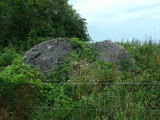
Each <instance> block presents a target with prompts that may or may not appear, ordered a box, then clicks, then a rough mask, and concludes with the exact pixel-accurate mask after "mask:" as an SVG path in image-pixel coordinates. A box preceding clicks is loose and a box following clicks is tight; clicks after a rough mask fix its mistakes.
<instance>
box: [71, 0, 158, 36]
mask: <svg viewBox="0 0 160 120" xmlns="http://www.w3.org/2000/svg"><path fill="white" fill-rule="evenodd" d="M72 1H74V2H73V7H74V8H75V9H76V10H77V11H78V12H79V13H80V14H81V16H82V17H84V18H86V19H87V23H88V30H89V32H90V35H91V37H92V36H94V38H95V39H97V38H98V36H104V37H106V36H112V37H111V38H114V36H115V38H116V34H113V33H111V32H108V34H107V32H106V35H105V33H104V30H108V31H116V32H115V33H117V34H121V35H122V36H125V34H130V35H137V36H138V35H140V33H141V34H142V32H141V31H142V30H141V31H140V29H142V28H145V29H147V27H148V31H147V30H144V34H146V33H149V32H150V31H149V29H154V27H159V28H160V25H157V24H158V20H159V19H160V15H159V13H160V7H159V5H160V0H70V4H72ZM149 26H150V27H151V28H149ZM127 27H130V28H127ZM137 28H139V31H138V29H137ZM157 29H158V28H157ZM127 30H128V33H125V32H127ZM134 30H135V32H134V34H133V33H132V34H131V33H129V32H133V31H134ZM152 31H153V30H152ZM96 35H98V36H97V37H96ZM131 37H133V36H131ZM94 38H93V39H94Z"/></svg>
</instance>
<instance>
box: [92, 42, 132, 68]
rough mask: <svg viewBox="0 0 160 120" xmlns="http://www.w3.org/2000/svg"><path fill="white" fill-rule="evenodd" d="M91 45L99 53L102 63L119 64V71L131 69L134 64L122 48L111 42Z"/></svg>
mask: <svg viewBox="0 0 160 120" xmlns="http://www.w3.org/2000/svg"><path fill="white" fill-rule="evenodd" d="M92 45H93V46H94V47H95V48H96V49H97V50H98V52H99V53H100V59H101V60H102V61H105V62H112V63H114V64H119V67H120V68H118V69H120V70H130V69H133V67H134V65H135V62H134V60H133V58H131V56H130V55H129V53H128V51H127V50H126V49H124V47H122V46H120V45H118V44H116V43H114V42H112V41H111V40H105V41H101V42H97V43H94V44H92Z"/></svg>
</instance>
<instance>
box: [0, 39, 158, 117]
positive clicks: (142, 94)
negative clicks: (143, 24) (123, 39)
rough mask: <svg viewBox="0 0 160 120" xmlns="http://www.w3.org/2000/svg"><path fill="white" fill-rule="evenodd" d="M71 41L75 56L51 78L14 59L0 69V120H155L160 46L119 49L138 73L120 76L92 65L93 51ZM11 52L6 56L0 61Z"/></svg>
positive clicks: (99, 64)
mask: <svg viewBox="0 0 160 120" xmlns="http://www.w3.org/2000/svg"><path fill="white" fill-rule="evenodd" d="M71 41H72V42H73V43H74V44H75V45H77V46H79V49H78V51H77V53H74V52H72V53H71V55H72V57H71V58H69V59H67V60H66V61H65V62H64V64H62V65H61V66H60V68H57V69H56V70H55V72H54V73H53V75H51V76H50V77H46V76H44V75H43V74H42V73H40V72H39V70H38V69H36V68H34V67H33V66H28V65H25V64H24V63H23V62H22V58H21V56H20V55H18V54H17V55H16V56H14V57H13V62H12V63H10V62H8V63H9V64H8V63H7V65H6V66H5V65H4V66H3V69H2V70H1V71H0V116H2V118H3V119H13V120H14V119H15V120H16V119H22V120H23V119H25V120H26V119H38V120H44V119H64V120H65V119H66V120H67V119H86V120H90V119H97V120H101V119H106V120H110V119H111V120H112V119H114V120H122V119H159V115H160V113H159V107H160V104H159V103H160V102H159V91H160V87H159V83H160V75H159V73H160V69H159V68H160V67H159V63H160V59H159V58H160V56H159V55H160V54H159V52H160V47H159V44H152V45H149V44H139V43H135V42H131V43H129V42H128V43H120V44H121V45H123V46H124V47H125V48H126V49H128V51H129V52H130V53H131V55H132V56H133V57H134V59H135V62H136V64H137V65H138V67H139V70H138V71H122V72H119V71H116V70H115V69H114V68H113V67H114V66H113V65H112V64H110V63H104V62H102V61H98V60H96V61H97V62H93V61H94V60H95V58H94V56H95V55H96V51H95V53H94V54H93V53H92V52H91V53H90V50H92V51H93V50H94V49H92V48H90V47H89V46H88V45H87V46H86V43H84V42H80V41H79V40H77V39H76V38H73V39H72V40H71ZM11 51H12V49H11V50H10V49H8V50H7V49H6V50H4V51H3V53H2V56H5V54H6V53H7V54H9V53H10V52H11ZM80 53H81V54H82V55H80ZM14 54H15V53H14ZM151 56H152V57H151ZM2 58H3V59H2V61H3V60H6V58H4V57H2ZM142 61H143V62H142ZM64 72H65V73H67V74H66V75H64V76H63V74H62V73H64ZM62 76H63V77H62ZM57 81H59V82H57Z"/></svg>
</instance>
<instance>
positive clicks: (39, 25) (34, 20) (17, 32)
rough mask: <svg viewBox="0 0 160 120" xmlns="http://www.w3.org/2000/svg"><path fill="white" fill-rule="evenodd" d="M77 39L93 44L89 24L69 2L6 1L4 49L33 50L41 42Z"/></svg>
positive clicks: (2, 7)
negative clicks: (89, 33)
mask: <svg viewBox="0 0 160 120" xmlns="http://www.w3.org/2000/svg"><path fill="white" fill-rule="evenodd" d="M48 37H49V38H57V37H67V38H72V37H77V38H80V39H81V40H82V41H89V40H90V37H89V35H88V32H87V27H86V20H85V19H84V18H82V17H81V16H80V14H78V13H77V11H76V10H74V9H73V8H72V6H71V5H69V4H68V0H14V1H13V0H2V1H1V2H0V45H1V47H5V46H8V45H9V44H12V45H16V46H20V45H22V44H27V43H28V41H29V44H31V46H33V45H35V44H37V43H39V42H41V41H38V38H48Z"/></svg>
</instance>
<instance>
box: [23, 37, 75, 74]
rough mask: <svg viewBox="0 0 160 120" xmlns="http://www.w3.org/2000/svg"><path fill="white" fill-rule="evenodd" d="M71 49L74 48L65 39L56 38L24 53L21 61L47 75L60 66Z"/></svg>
mask: <svg viewBox="0 0 160 120" xmlns="http://www.w3.org/2000/svg"><path fill="white" fill-rule="evenodd" d="M73 48H74V46H73V45H72V44H71V43H70V42H69V41H68V40H67V39H62V38H58V39H54V40H49V41H45V42H43V43H40V44H38V45H36V46H34V47H33V48H32V49H30V50H29V51H27V52H26V54H25V55H24V57H23V59H24V62H25V63H27V64H32V65H34V66H36V67H38V68H39V69H40V70H41V71H42V72H44V73H48V72H49V71H50V70H51V69H52V68H54V67H55V66H58V65H60V64H61V62H62V61H63V59H65V58H67V57H69V55H70V54H69V53H70V52H71V51H72V50H73Z"/></svg>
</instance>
